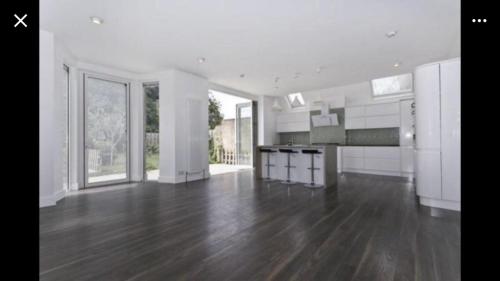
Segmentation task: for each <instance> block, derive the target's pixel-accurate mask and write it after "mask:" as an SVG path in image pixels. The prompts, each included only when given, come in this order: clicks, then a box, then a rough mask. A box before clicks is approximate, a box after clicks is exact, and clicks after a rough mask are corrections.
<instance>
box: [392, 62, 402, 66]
mask: <svg viewBox="0 0 500 281" xmlns="http://www.w3.org/2000/svg"><path fill="white" fill-rule="evenodd" d="M400 65H401V62H399V61H398V62H396V63H394V64H393V65H392V66H394V67H399V66H400Z"/></svg>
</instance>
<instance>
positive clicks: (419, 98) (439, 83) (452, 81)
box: [415, 58, 461, 210]
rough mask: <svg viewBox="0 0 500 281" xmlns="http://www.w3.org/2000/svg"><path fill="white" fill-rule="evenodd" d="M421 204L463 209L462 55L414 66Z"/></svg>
mask: <svg viewBox="0 0 500 281" xmlns="http://www.w3.org/2000/svg"><path fill="white" fill-rule="evenodd" d="M415 107H416V108H415V111H416V161H415V163H416V186H417V195H418V196H419V201H420V204H422V205H427V206H431V207H438V208H445V209H452V210H460V188H461V186H460V182H461V181H460V176H461V171H460V58H456V59H452V60H447V61H441V62H436V63H431V64H426V65H423V66H419V67H417V68H416V69H415Z"/></svg>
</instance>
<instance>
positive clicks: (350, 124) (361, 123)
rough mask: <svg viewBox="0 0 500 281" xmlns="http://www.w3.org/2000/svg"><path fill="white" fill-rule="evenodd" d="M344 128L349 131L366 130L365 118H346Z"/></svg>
mask: <svg viewBox="0 0 500 281" xmlns="http://www.w3.org/2000/svg"><path fill="white" fill-rule="evenodd" d="M345 128H346V129H347V130H349V129H365V128H366V118H365V117H356V118H346V119H345Z"/></svg>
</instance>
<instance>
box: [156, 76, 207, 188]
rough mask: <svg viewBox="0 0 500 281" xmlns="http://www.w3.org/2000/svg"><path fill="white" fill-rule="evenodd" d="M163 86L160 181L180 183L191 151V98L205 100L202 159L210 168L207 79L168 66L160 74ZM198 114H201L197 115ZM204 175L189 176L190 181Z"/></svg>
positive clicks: (204, 165)
mask: <svg viewBox="0 0 500 281" xmlns="http://www.w3.org/2000/svg"><path fill="white" fill-rule="evenodd" d="M157 76H158V77H159V87H160V177H159V181H160V182H167V183H178V182H182V181H184V180H185V172H186V171H187V169H188V167H187V155H188V151H187V150H188V147H189V146H188V128H187V124H188V118H190V116H186V105H187V100H188V99H197V100H200V101H201V102H202V110H201V112H198V113H196V114H201V123H202V124H200V130H201V131H203V132H206V134H205V137H204V139H203V140H202V143H203V147H202V148H201V150H200V151H202V152H201V154H200V155H199V161H201V162H202V163H203V167H204V168H205V171H206V173H205V177H208V176H209V172H208V171H209V170H208V89H209V85H208V81H207V79H205V78H202V77H198V76H195V75H193V74H190V73H186V72H182V71H178V70H169V71H165V72H162V73H160V74H158V75H157ZM195 117H199V116H195ZM200 178H202V173H198V174H192V175H189V176H188V181H190V180H197V179H200Z"/></svg>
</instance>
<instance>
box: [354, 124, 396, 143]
mask: <svg viewBox="0 0 500 281" xmlns="http://www.w3.org/2000/svg"><path fill="white" fill-rule="evenodd" d="M346 132H347V133H346V136H347V145H399V128H381V129H361V130H347V131H346Z"/></svg>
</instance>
